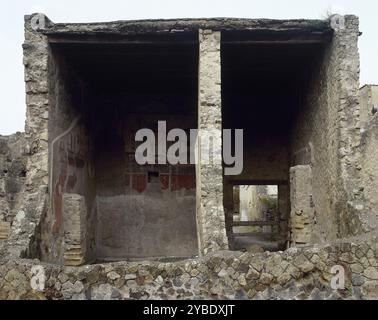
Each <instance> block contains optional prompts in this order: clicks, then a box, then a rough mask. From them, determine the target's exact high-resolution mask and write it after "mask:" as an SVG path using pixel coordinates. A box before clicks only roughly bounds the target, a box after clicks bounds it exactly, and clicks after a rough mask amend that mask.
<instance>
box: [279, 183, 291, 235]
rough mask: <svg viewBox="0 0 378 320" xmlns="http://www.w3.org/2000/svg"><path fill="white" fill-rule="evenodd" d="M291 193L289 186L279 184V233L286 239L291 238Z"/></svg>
mask: <svg viewBox="0 0 378 320" xmlns="http://www.w3.org/2000/svg"><path fill="white" fill-rule="evenodd" d="M289 203H290V193H289V186H287V185H279V186H278V213H279V221H280V225H279V233H280V236H281V237H283V238H284V239H286V240H289V239H290V235H289V230H288V222H289V216H290V207H289Z"/></svg>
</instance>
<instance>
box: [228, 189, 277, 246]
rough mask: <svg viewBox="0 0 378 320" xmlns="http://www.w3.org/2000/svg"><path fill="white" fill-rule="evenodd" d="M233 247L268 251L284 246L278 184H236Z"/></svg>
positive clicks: (234, 191)
mask: <svg viewBox="0 0 378 320" xmlns="http://www.w3.org/2000/svg"><path fill="white" fill-rule="evenodd" d="M233 206H234V213H233V219H232V237H231V238H232V247H233V248H234V250H247V249H248V248H249V247H251V246H260V247H261V249H263V250H266V251H278V250H281V249H282V246H283V241H282V238H281V230H280V228H281V214H280V212H279V201H278V186H277V185H235V186H233Z"/></svg>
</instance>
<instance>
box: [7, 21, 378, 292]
mask: <svg viewBox="0 0 378 320" xmlns="http://www.w3.org/2000/svg"><path fill="white" fill-rule="evenodd" d="M359 35H360V32H359V21H358V18H357V17H355V16H338V15H336V16H332V17H331V18H330V19H329V20H324V21H323V20H265V19H262V20H251V19H226V18H217V19H179V20H140V21H117V22H108V23H90V24H84V23H82V24H60V23H58V24H54V23H53V22H51V21H50V20H49V19H48V18H47V17H46V16H44V15H42V14H33V15H30V16H26V17H25V42H24V44H23V50H24V65H25V82H26V104H27V120H26V127H25V133H18V134H16V135H13V136H10V137H0V165H1V168H0V169H1V170H0V298H2V299H197V298H206V299H373V298H378V234H377V228H378V197H377V194H376V190H377V188H378V169H377V164H378V152H377V151H376V147H375V146H376V145H377V137H378V135H377V132H378V131H377V130H378V129H377V114H376V111H377V110H378V109H377V108H378V94H377V90H376V89H377V88H376V87H374V86H366V87H364V88H362V89H361V94H360V90H359V54H358V45H357V44H358V37H359ZM160 120H165V121H166V122H167V130H169V129H170V128H180V129H183V130H185V131H186V132H187V131H188V130H190V129H199V132H201V130H205V129H207V130H208V129H210V130H212V129H214V130H219V129H222V128H232V129H235V128H237V129H243V130H244V143H243V146H244V156H243V163H244V169H243V172H242V173H241V174H240V175H237V176H227V175H225V174H224V171H225V165H224V164H222V161H213V162H212V163H209V164H203V163H202V162H199V164H197V165H193V164H186V165H182V164H177V165H171V164H165V165H162V164H159V165H144V166H140V165H138V164H137V163H136V162H135V151H136V148H137V143H136V142H135V139H134V136H135V132H136V131H137V130H139V129H142V128H149V129H151V130H153V131H156V130H157V124H158V121H160ZM200 134H201V133H200ZM213 144H214V145H218V146H220V147H222V145H221V144H222V139H214V140H213ZM201 156H202V155H201V154H200V157H201ZM267 186H270V187H269V188H268V187H267ZM273 187H274V189H272V188H273ZM269 190H276V191H274V192H272V191H269ZM252 199H259V201H260V204H259V206H257V205H255V207H254V210H255V211H254V212H255V213H254V214H249V213H245V212H246V211H245V210H247V211H248V210H249V209H248V208H252V205H251V204H248V203H249V202H248V201H252ZM261 199H263V200H261ZM243 212H244V213H243ZM335 270H339V272H342V274H337V273H336V272H335ZM340 270H341V271H340ZM338 276H340V277H341V278H340V279H341V280H340V281H338V284H339V286H337V287H335V286H334V285H332V283H334V281H333V280H334V279H335V277H338Z"/></svg>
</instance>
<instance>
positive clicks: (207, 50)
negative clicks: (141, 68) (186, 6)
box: [197, 30, 228, 254]
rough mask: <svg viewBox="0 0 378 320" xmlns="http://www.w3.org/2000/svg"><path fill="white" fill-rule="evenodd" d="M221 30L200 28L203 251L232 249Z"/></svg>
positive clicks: (200, 234)
mask: <svg viewBox="0 0 378 320" xmlns="http://www.w3.org/2000/svg"><path fill="white" fill-rule="evenodd" d="M220 38H221V34H220V32H218V31H217V32H215V31H212V30H199V76H198V78H199V79H198V82H199V83H198V87H199V95H198V128H199V131H198V142H199V152H198V164H197V229H198V240H199V241H198V242H199V246H200V254H207V253H210V252H214V251H218V250H226V249H228V240H227V236H226V228H225V214H224V209H223V168H222V110H221V56H220Z"/></svg>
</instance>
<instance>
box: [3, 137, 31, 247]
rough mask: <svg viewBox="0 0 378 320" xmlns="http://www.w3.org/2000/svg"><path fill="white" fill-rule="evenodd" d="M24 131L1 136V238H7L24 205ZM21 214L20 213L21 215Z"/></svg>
mask: <svg viewBox="0 0 378 320" xmlns="http://www.w3.org/2000/svg"><path fill="white" fill-rule="evenodd" d="M24 148H25V139H24V135H23V134H22V133H16V134H14V135H11V136H0V239H2V240H4V239H7V238H8V236H9V234H10V227H11V224H12V223H13V221H14V220H15V219H16V217H17V214H18V213H19V209H20V208H21V205H22V200H23V198H22V195H23V192H24V184H25V179H26V158H25V154H24V153H25V150H24ZM19 216H20V215H19Z"/></svg>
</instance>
